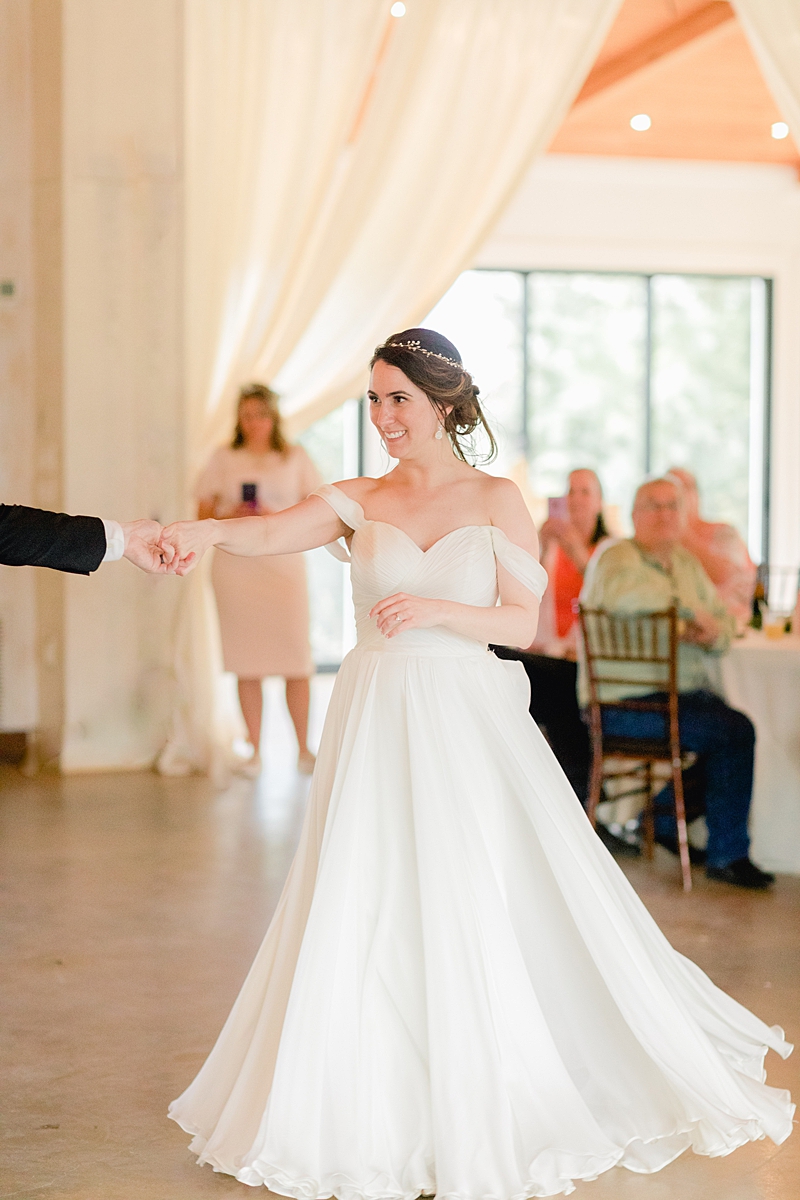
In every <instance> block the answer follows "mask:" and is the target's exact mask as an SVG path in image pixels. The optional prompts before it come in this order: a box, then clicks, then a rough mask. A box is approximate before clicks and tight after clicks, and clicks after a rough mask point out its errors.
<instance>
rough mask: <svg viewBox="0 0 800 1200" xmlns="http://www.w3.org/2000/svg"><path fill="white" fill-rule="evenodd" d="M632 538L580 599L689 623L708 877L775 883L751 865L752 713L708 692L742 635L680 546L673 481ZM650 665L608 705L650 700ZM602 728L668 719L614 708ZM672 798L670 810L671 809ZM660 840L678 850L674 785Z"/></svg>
mask: <svg viewBox="0 0 800 1200" xmlns="http://www.w3.org/2000/svg"><path fill="white" fill-rule="evenodd" d="M633 526H634V536H633V538H630V539H626V540H624V541H621V542H617V543H616V544H615V545H613V546H609V547H608V548H607V549H606V550H605V551H604V552H603V553H602V555H601V556H600V558H599V559H598V561H597V563H596V564H595V566H594V568H593V570H592V571H591V573H590V578H589V579H588V580H587V583H586V585H585V587H584V592H583V594H582V596H581V602H582V604H583V605H584V606H585V607H587V608H605V609H608V610H610V611H611V612H616V613H635V612H638V613H642V612H658V611H662V612H663V610H664V609H666V608H669V607H670V605H672V604H675V605H677V607H678V610H679V615H680V617H681V618H682V622H683V625H682V632H681V641H680V645H679V647H678V691H679V692H680V700H679V705H680V708H679V721H680V733H681V745H682V747H683V748H684V749H685V750H693V751H695V752H696V753H697V754H698V756H699V758H700V759H701V760H702V763H703V766H704V770H705V797H704V798H705V810H706V811H705V815H706V824H707V825H708V848H707V859H706V861H707V868H706V873H707V874H708V875H709V876H710V877H711V878H713V879H720V880H723V881H724V882H726V883H732V884H736V885H738V886H739V887H750V888H764V887H768V886H769V884H770V883H772V882H773V879H774V877H773V876H771V875H769V874H768V873H767V872H764V871H760V870H759V869H758V867H756V866H755V865H754V864H753V863H752V862H751V861H750V858H749V854H748V851H749V845H750V842H749V837H748V833H747V819H748V814H749V810H750V799H751V795H752V790H753V754H754V747H755V730H754V729H753V726H752V724H751V722H750V721H749V719H748V718H747V717H746V716H745V715H744V713H740V712H737V711H736V710H735V709H732V708H730V707H729V706H728V705H727V704H726V703H725V702H724V700H722V699H721V698H720V697H719V696H717V695H715V694H714V693H713V692H712V691H711V689H710V686H709V675H708V665H709V662H710V659H711V658H712V656H714V655H719V654H723V653H724V652H725V651H726V650H727V649H728V646H729V645H730V640H731V637H732V636H733V633H734V628H735V622H734V618H733V616H732V615H731V614H730V613H729V612H728V610H727V609H726V608H725V606H724V604H722V602H721V601H720V600H719V598H718V597H717V595H716V592H715V590H714V585H713V584H712V582H711V580H710V579H709V578H708V576H707V575H706V573H705V571H704V570H703V568H702V566H701V565H700V563H699V561H698V560H697V559H696V558H694V556H693V555H691V554H690V553H689V552H688V551H687V550H684V549H683V547H682V546H681V544H680V538H681V528H682V511H681V496H680V491H679V489H678V486H677V484H676V483H674V482H672V481H671V480H670V479H669V478H665V479H655V480H651V481H650V482H648V483H645V484H642V486H641V487H640V488H639V490H638V492H637V493H636V498H635V501H634V506H633ZM646 670H647V668H646V667H642V666H641V665H640V664H636V663H631V664H628V665H627V670H626V671H625V674H626V676H627V675H629V676H630V679H631V682H630V684H616V685H610V684H606V685H605V687H604V688H603V695H602V696H601V699H602V700H605V701H614V700H619V699H624V698H625V697H627V696H642V695H648V694H651V693H652V685H650V686H648V685H646V684H642V683H637V675H638V677H639V678H640V679H641V678H642V673H643V671H646ZM578 697H579V700H580V703H581V704H582V705H585V704H586V703H588V698H589V696H588V687H587V681H586V670H585V663H584V662H583V661H581V662H580V666H579V677H578ZM603 730H604V732H605V733H607V734H608V735H609V736H612V737H614V736H616V737H642V738H660V737H664V736H665V733H666V730H665V721H664V717H663V715H662V714H660V713H653V712H646V711H645V712H643V711H626V710H620V709H617V710H615V709H613V708H612V709H606V710H605V711H604V713H603ZM667 801H669V804H668V807H667V804H666V802H667ZM656 803H657V807H658V808H659V809H660V810H661V811H660V812H657V816H656V839H657V840H658V841H659V842H661V843H662V844H663V845H666V846H667V847H668V848H669V849H676V848H677V830H676V827H675V818H674V811H673V807H672V803H671V787H670V789H668V790H665V792H664V793H662V794H661V796H660V797H658V798H657V801H656Z"/></svg>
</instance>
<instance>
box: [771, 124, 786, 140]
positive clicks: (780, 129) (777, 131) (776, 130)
mask: <svg viewBox="0 0 800 1200" xmlns="http://www.w3.org/2000/svg"><path fill="white" fill-rule="evenodd" d="M772 136H773V137H774V138H777V139H778V140H779V141H780V139H781V138H785V137H788V136H789V126H788V125H787V124H786V122H785V121H776V122H775V124H774V125H773V126H772Z"/></svg>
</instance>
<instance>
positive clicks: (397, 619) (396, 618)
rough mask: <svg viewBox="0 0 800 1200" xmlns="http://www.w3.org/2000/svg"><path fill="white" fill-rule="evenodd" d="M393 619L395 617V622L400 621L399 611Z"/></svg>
mask: <svg viewBox="0 0 800 1200" xmlns="http://www.w3.org/2000/svg"><path fill="white" fill-rule="evenodd" d="M394 619H395V623H396V624H397V623H399V622H400V621H402V619H403V618H402V617H401V616H400V613H397V614H396V616H395V618H394Z"/></svg>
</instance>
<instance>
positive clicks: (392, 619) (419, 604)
mask: <svg viewBox="0 0 800 1200" xmlns="http://www.w3.org/2000/svg"><path fill="white" fill-rule="evenodd" d="M446 603H447V602H446V601H445V600H423V599H422V597H420V596H409V595H408V594H407V593H406V592H395V594H394V595H393V596H387V597H386V599H385V600H379V601H378V603H377V604H376V605H375V606H374V607H373V608H372V609H371V610H370V614H369V615H370V616H371V617H375V619H376V620H377V622H378V629H379V630H380V632H381V633H382V634H383V635H384V637H387V638H391V637H394V636H395V634H397V633H402V632H403V631H404V630H405V629H430V628H431V626H433V625H441V624H442V623H443V620H444V615H445V608H446Z"/></svg>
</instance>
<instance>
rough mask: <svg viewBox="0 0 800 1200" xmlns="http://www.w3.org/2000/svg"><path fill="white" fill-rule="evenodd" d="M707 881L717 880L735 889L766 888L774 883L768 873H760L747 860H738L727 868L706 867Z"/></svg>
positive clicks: (773, 879)
mask: <svg viewBox="0 0 800 1200" xmlns="http://www.w3.org/2000/svg"><path fill="white" fill-rule="evenodd" d="M706 877H707V878H708V879H719V880H720V882H721V883H732V884H733V885H734V886H735V887H743V888H760V889H763V888H768V887H769V885H770V884H771V883H774V882H775V876H774V875H771V874H770V872H769V871H761V870H759V868H758V867H757V866H756V864H755V863H752V862H750V859H749V858H739V859H737V860H736V862H732V863H728V865H727V867H706Z"/></svg>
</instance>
